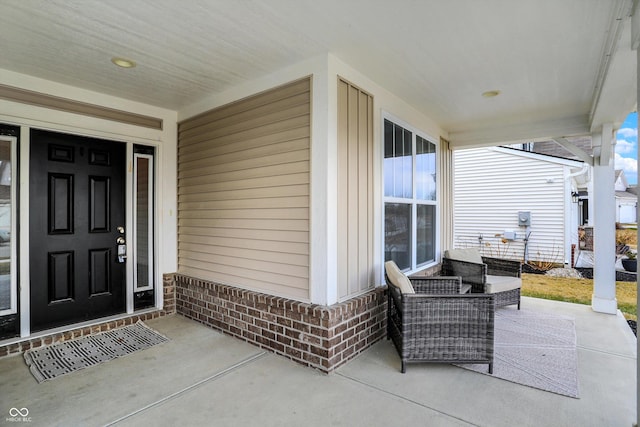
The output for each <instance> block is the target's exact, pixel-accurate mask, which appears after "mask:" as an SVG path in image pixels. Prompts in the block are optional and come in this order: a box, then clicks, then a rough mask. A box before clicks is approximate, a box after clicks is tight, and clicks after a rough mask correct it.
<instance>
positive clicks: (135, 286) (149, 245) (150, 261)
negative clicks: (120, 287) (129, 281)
mask: <svg viewBox="0 0 640 427" xmlns="http://www.w3.org/2000/svg"><path fill="white" fill-rule="evenodd" d="M141 158H143V159H148V160H149V170H148V171H147V174H148V175H147V179H148V181H147V182H148V183H149V203H148V205H147V219H148V221H147V236H148V241H147V248H148V251H147V252H148V254H147V256H148V259H147V265H148V270H149V271H148V272H147V277H149V278H150V279H151V283H150V284H148V285H146V286H138V222H137V218H138V205H137V203H136V196H137V192H138V159H141ZM154 173H155V167H154V156H153V155H152V154H143V153H133V236H134V238H133V244H132V245H131V246H132V248H131V249H132V250H131V252H132V253H131V257H132V261H133V291H134V292H141V291H149V290H152V289H154V282H155V275H154V267H155V265H154V258H155V257H154V253H155V250H154V238H153V237H154V232H153V231H154V218H153V212H154V205H155V197H154V196H155V193H154V188H155V174H154Z"/></svg>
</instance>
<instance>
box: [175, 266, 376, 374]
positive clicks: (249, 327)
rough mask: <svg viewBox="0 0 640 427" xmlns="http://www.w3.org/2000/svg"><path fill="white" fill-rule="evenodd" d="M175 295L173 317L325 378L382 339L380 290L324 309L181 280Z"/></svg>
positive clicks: (268, 296)
mask: <svg viewBox="0 0 640 427" xmlns="http://www.w3.org/2000/svg"><path fill="white" fill-rule="evenodd" d="M175 290H176V310H177V313H179V314H182V315H183V316H186V317H188V318H191V319H194V320H196V321H198V322H201V323H203V324H205V325H208V326H210V327H213V328H215V329H217V330H220V331H222V332H224V333H226V334H229V335H232V336H234V337H237V338H240V339H242V340H244V341H247V342H249V343H251V344H254V345H256V346H258V347H261V348H264V349H267V350H270V351H273V352H274V353H277V354H280V355H282V356H285V357H287V358H289V359H291V360H294V361H296V362H298V363H301V364H303V365H305V366H310V367H313V368H317V369H319V370H321V371H323V372H327V373H328V372H331V371H333V370H334V369H336V368H337V367H338V366H340V365H342V364H344V363H345V362H347V361H348V360H350V359H352V358H353V357H354V356H356V355H357V354H359V353H361V352H362V351H363V350H365V349H366V348H368V347H370V346H371V345H372V344H374V343H375V342H376V341H378V340H380V339H381V338H382V337H384V336H385V334H386V306H387V301H386V297H385V288H376V289H374V290H371V291H369V292H368V293H366V294H364V295H361V296H359V297H356V298H352V299H350V300H349V301H346V302H343V303H339V304H335V305H332V306H329V307H327V306H320V305H315V304H308V303H302V302H299V301H294V300H290V299H287V298H281V297H276V296H271V295H265V294H261V293H258V292H253V291H249V290H244V289H240V288H235V287H232V286H226V285H220V284H217V283H213V282H209V281H205V280H199V279H194V278H191V277H188V276H183V275H180V274H176V275H175Z"/></svg>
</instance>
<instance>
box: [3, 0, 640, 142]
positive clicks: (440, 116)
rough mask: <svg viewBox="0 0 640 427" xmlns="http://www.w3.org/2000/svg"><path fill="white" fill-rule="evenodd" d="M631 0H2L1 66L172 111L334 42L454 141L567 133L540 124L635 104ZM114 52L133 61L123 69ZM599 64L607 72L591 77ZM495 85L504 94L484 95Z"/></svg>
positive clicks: (621, 110)
mask: <svg viewBox="0 0 640 427" xmlns="http://www.w3.org/2000/svg"><path fill="white" fill-rule="evenodd" d="M632 5H633V1H632V0H482V1H478V0H454V1H444V0H421V1H420V0H394V1H390V0H263V1H258V0H184V1H176V0H108V1H105V0H83V1H71V0H21V1H20V0H5V1H4V2H3V6H2V12H1V13H0V40H1V45H0V46H1V51H0V68H4V69H7V70H10V71H14V72H19V73H23V74H28V75H32V76H35V77H40V78H44V79H48V80H52V81H56V82H60V83H65V84H69V85H73V86H77V87H81V88H85V89H90V90H94V91H98V92H103V93H106V94H110V95H115V96H119V97H122V98H127V99H131V100H135V101H140V102H144V103H148V104H152V105H157V106H160V107H164V108H169V109H173V110H177V111H179V110H180V109H181V108H184V107H185V106H188V105H190V104H193V103H196V102H198V101H199V100H202V99H203V98H205V97H208V96H210V95H211V94H215V93H220V92H222V91H225V90H227V89H229V88H230V87H233V86H235V85H238V84H241V83H243V82H245V81H247V80H250V79H255V78H257V77H260V76H263V75H267V74H270V73H273V72H274V71H277V70H278V69H281V68H284V67H286V66H288V65H290V64H293V63H296V62H300V61H302V60H304V59H307V58H310V57H313V56H317V55H320V54H326V53H331V54H333V55H335V56H337V57H338V58H340V59H341V60H343V61H344V62H346V63H348V64H350V65H351V66H353V67H354V68H356V69H358V70H360V71H362V72H363V73H365V74H367V75H368V76H369V77H370V78H371V79H372V80H374V81H376V82H377V83H378V84H380V85H382V86H384V87H387V88H388V89H389V90H391V91H393V92H394V93H396V94H398V95H399V96H400V97H402V98H403V99H405V100H407V101H408V102H409V103H410V104H412V105H413V106H414V107H416V108H417V109H419V110H421V111H423V112H424V113H425V114H427V115H428V116H430V117H432V118H433V119H434V120H435V121H436V122H438V123H439V124H440V125H441V126H442V127H443V128H444V129H445V130H447V131H449V132H450V136H451V137H452V139H453V140H454V141H456V140H458V141H460V144H467V143H470V141H473V139H474V138H475V139H476V140H481V139H482V138H487V137H491V135H495V137H496V138H499V136H498V134H499V133H495V131H493V132H492V131H491V129H496V128H503V129H506V131H505V132H506V133H505V137H506V135H507V133H508V134H510V135H511V136H512V137H513V138H514V139H517V138H516V137H518V136H519V135H520V136H524V135H525V134H527V137H531V136H534V135H533V133H535V132H538V133H540V135H538V136H540V137H543V136H564V135H561V134H558V135H556V134H553V135H542V133H544V132H543V131H541V130H539V129H542V128H544V127H545V126H547V127H548V128H550V129H553V130H554V131H555V130H556V129H558V130H557V131H558V132H560V130H562V129H567V130H569V129H575V130H576V132H579V130H582V131H584V130H585V129H587V130H588V129H589V128H591V129H593V128H595V127H597V126H599V125H600V124H601V123H599V122H604V121H611V122H614V123H615V124H618V123H619V122H621V121H622V120H623V119H624V116H626V114H627V113H628V112H630V111H631V109H632V108H634V106H635V99H636V98H635V88H636V81H635V75H636V67H635V53H634V52H632V51H631V48H630V43H629V40H626V39H625V37H626V38H629V39H630V35H629V34H628V31H629V30H628V27H629V26H630V24H629V21H630V19H628V17H629V15H630V13H631V10H632ZM618 18H620V19H619V20H617V19H618ZM618 23H620V28H619V29H618V27H617V26H616V24H618ZM616 31H618V32H616ZM625 31H627V33H625ZM113 56H123V57H127V58H130V59H133V60H135V61H136V62H137V63H138V66H137V67H136V68H134V69H130V70H124V69H119V68H117V67H115V66H113V65H112V64H111V63H110V59H111V58H112V57H113ZM609 58H610V59H611V61H610V62H609V63H608V62H607V61H606V60H607V59H609ZM630 63H631V64H633V66H632V67H629V66H628V64H630ZM599 76H604V77H606V78H605V79H604V80H603V82H601V83H599V82H600V81H601V80H602V79H599ZM612 80H613V81H612ZM0 83H1V82H0ZM600 88H603V89H602V90H600ZM494 89H497V90H500V91H501V95H500V96H498V97H496V98H491V99H487V98H483V97H482V96H481V93H482V92H484V91H487V90H494ZM554 126H555V127H554ZM532 132H533V133H532ZM567 132H568V131H567ZM529 134H531V135H529Z"/></svg>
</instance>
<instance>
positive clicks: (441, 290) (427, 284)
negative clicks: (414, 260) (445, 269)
mask: <svg viewBox="0 0 640 427" xmlns="http://www.w3.org/2000/svg"><path fill="white" fill-rule="evenodd" d="M409 280H410V281H411V285H412V286H413V289H414V290H415V291H416V293H417V294H427V295H449V294H452V295H455V294H459V293H461V289H462V279H461V278H460V277H458V276H432V277H409Z"/></svg>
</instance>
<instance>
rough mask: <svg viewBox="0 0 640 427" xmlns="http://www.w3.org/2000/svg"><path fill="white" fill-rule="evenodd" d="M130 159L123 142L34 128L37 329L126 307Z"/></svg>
mask: <svg viewBox="0 0 640 427" xmlns="http://www.w3.org/2000/svg"><path fill="white" fill-rule="evenodd" d="M125 162H126V146H125V144H123V143H118V142H112V141H105V140H99V139H94V138H85V137H79V136H73V135H66V134H61V133H54V132H47V131H40V130H32V131H31V151H30V163H29V169H30V172H29V174H30V177H29V211H30V212H29V243H30V254H29V255H30V257H29V262H30V276H31V330H32V331H37V330H42V329H47V328H52V327H55V326H60V325H66V324H70V323H76V322H81V321H84V320H89V319H95V318H99V317H104V316H107V315H110V314H115V313H121V312H123V311H124V310H125V274H126V273H125V264H124V263H120V262H118V254H117V246H116V239H118V237H123V238H124V234H122V233H123V230H124V228H123V227H124V225H125ZM120 227H122V228H120Z"/></svg>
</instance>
